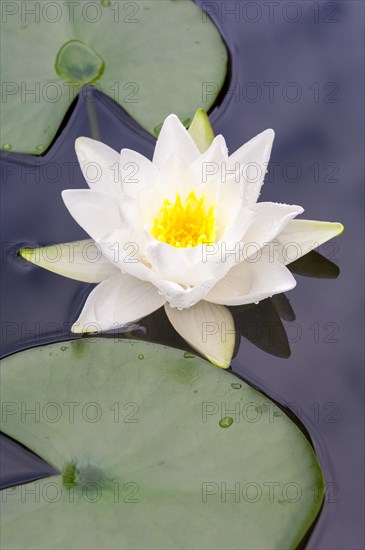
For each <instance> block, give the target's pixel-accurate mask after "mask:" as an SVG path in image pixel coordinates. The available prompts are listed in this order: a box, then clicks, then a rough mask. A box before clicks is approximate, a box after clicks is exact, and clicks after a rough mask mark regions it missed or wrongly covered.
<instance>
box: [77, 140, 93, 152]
mask: <svg viewBox="0 0 365 550" xmlns="http://www.w3.org/2000/svg"><path fill="white" fill-rule="evenodd" d="M90 141H94V140H92V139H91V138H88V137H84V136H79V137H78V138H76V139H75V151H76V153H80V152H81V151H82V149H83V147H84V146H85V145H87V143H88V142H90Z"/></svg>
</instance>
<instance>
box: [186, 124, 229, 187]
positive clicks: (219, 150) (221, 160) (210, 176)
mask: <svg viewBox="0 0 365 550" xmlns="http://www.w3.org/2000/svg"><path fill="white" fill-rule="evenodd" d="M227 163H228V150H227V145H226V141H225V139H224V137H223V136H222V135H219V136H217V137H215V138H214V140H213V143H212V144H211V145H210V147H209V148H208V149H207V150H206V152H205V153H203V154H202V155H200V157H199V158H197V160H196V161H195V162H194V163H193V164H192V166H191V169H192V172H193V173H194V175H195V177H196V178H197V179H198V180H199V181H200V182H202V183H206V182H208V181H210V180H214V181H219V182H222V181H224V179H223V178H224V174H225V172H223V171H224V170H226V169H227Z"/></svg>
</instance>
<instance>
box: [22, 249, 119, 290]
mask: <svg viewBox="0 0 365 550" xmlns="http://www.w3.org/2000/svg"><path fill="white" fill-rule="evenodd" d="M19 254H20V255H21V256H22V257H23V258H24V259H25V260H28V262H31V263H33V264H35V265H38V266H39V267H43V269H47V270H48V271H52V272H53V273H57V274H58V275H62V276H63V277H68V278H69V279H75V280H76V281H84V282H86V283H100V282H101V281H104V280H105V279H108V278H109V277H111V276H112V275H114V274H116V273H119V270H118V268H117V267H116V266H114V265H113V264H112V263H111V262H109V260H107V259H106V258H105V257H104V256H103V255H102V253H101V249H100V247H99V246H98V245H97V244H96V243H94V241H92V240H90V239H86V240H83V241H74V242H71V243H62V244H55V245H51V246H44V247H42V248H22V249H21V250H19Z"/></svg>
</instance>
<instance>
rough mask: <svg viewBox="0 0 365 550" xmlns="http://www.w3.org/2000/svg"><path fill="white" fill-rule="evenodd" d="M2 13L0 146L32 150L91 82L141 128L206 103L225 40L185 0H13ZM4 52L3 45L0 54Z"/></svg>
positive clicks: (187, 114)
mask: <svg viewBox="0 0 365 550" xmlns="http://www.w3.org/2000/svg"><path fill="white" fill-rule="evenodd" d="M8 4H9V6H7V7H6V10H5V9H4V14H3V17H2V49H3V55H2V58H1V73H2V80H3V83H4V84H3V92H4V96H3V99H2V119H3V120H2V130H1V143H0V145H1V146H2V148H3V149H5V150H8V151H9V150H12V151H16V152H23V153H34V154H40V153H42V152H44V150H45V149H46V148H47V147H48V145H49V144H50V143H51V141H52V140H53V138H54V136H55V134H56V132H57V130H58V128H59V126H60V124H61V122H62V119H63V117H64V115H65V113H66V111H67V109H68V107H69V106H70V104H71V103H72V101H73V99H74V97H75V96H76V95H77V94H78V93H79V92H80V90H81V89H82V86H83V85H84V84H86V83H93V84H94V85H95V86H97V87H98V89H100V90H101V91H102V92H104V93H105V94H107V95H108V96H110V97H112V98H113V99H115V101H117V102H118V103H119V104H120V105H121V106H122V107H123V108H124V109H125V110H126V111H127V112H128V113H129V114H130V115H131V116H132V117H133V118H134V119H135V120H137V122H139V123H140V124H141V126H143V127H144V128H145V129H146V130H148V131H149V132H151V133H153V130H154V128H156V127H158V125H159V124H160V123H161V122H162V121H163V119H164V118H165V117H166V116H167V115H169V114H170V113H176V114H177V115H178V116H180V117H181V118H182V119H186V120H189V119H190V120H191V119H192V117H193V114H194V113H195V111H196V109H197V108H198V107H200V106H203V107H204V108H205V109H209V108H210V107H211V105H212V104H213V103H214V101H215V99H216V97H217V95H218V93H219V91H220V89H221V87H222V85H223V82H224V79H225V75H226V68H227V57H228V56H227V50H226V47H225V45H224V43H223V41H222V39H221V36H220V34H219V32H218V30H217V29H216V27H215V26H214V25H213V23H212V22H211V21H210V19H208V18H207V17H206V16H203V12H202V11H201V10H200V8H198V7H197V6H196V5H195V4H194V3H193V2H192V1H190V0H138V1H137V2H129V1H126V0H122V1H120V0H101V1H100V3H99V2H75V3H73V2H63V1H62V0H56V1H55V2H50V3H46V4H44V3H43V2H38V1H35V0H27V2H20V3H18V2H14V3H13V4H12V5H10V4H11V3H8ZM5 53H6V55H4V54H5Z"/></svg>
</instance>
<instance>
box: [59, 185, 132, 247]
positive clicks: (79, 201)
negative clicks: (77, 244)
mask: <svg viewBox="0 0 365 550" xmlns="http://www.w3.org/2000/svg"><path fill="white" fill-rule="evenodd" d="M62 198H63V201H64V203H65V205H66V208H67V209H68V211H69V212H70V214H71V216H72V217H73V218H74V220H75V221H76V222H77V223H78V224H79V225H80V226H81V227H82V228H83V229H84V230H85V231H86V233H87V234H88V235H90V237H92V238H93V239H94V240H95V241H97V240H98V239H99V238H100V237H102V236H103V235H105V234H106V233H110V232H111V231H113V230H114V229H116V228H117V227H121V226H122V218H121V213H120V208H119V199H118V198H116V197H115V196H114V195H112V194H106V193H101V192H99V191H89V190H87V189H67V190H66V191H62Z"/></svg>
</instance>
